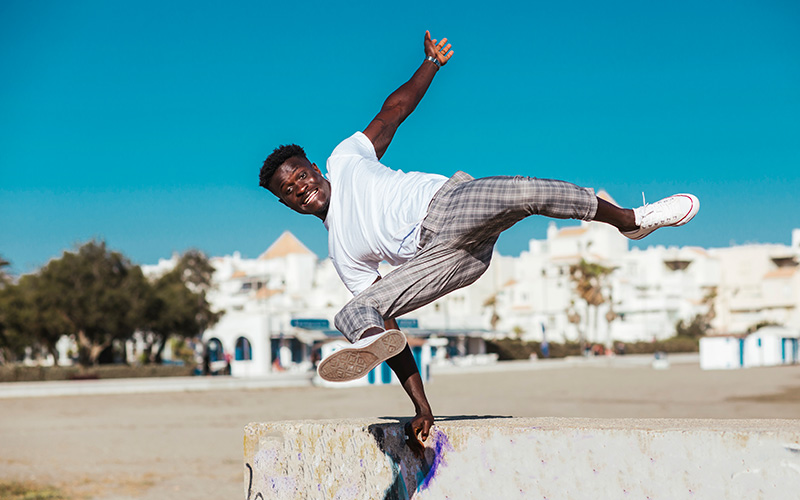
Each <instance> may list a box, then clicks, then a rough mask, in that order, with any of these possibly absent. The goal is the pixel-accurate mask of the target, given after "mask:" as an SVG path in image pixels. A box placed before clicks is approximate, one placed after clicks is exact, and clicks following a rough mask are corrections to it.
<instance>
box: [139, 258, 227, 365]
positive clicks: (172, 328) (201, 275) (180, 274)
mask: <svg viewBox="0 0 800 500" xmlns="http://www.w3.org/2000/svg"><path fill="white" fill-rule="evenodd" d="M213 273H214V268H213V267H212V266H211V264H210V263H209V262H208V259H207V258H206V256H205V255H203V253H202V252H199V251H197V250H189V251H187V252H186V253H184V254H183V255H182V256H181V257H180V259H179V260H178V263H177V264H176V266H175V268H174V269H172V270H171V271H169V272H167V273H165V274H163V275H162V276H159V277H158V278H157V279H156V280H155V281H153V282H152V284H151V290H152V292H151V294H150V296H149V300H148V303H147V308H146V313H145V317H146V323H145V327H144V330H145V332H146V333H145V335H144V338H145V342H146V345H145V357H144V361H145V362H146V363H151V362H152V363H161V362H162V356H163V353H164V348H165V347H166V345H167V342H168V340H169V338H170V337H171V336H176V337H178V338H191V337H195V336H198V335H201V334H202V333H203V331H204V330H205V329H207V328H209V327H211V326H213V325H214V324H215V323H216V322H217V321H219V319H220V317H221V316H222V313H221V312H214V311H212V310H211V305H210V304H209V303H208V300H207V299H206V293H207V292H208V290H209V289H210V288H211V278H212V275H213Z"/></svg>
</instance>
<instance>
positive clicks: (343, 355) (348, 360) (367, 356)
mask: <svg viewBox="0 0 800 500" xmlns="http://www.w3.org/2000/svg"><path fill="white" fill-rule="evenodd" d="M405 347H406V336H405V335H403V332H401V331H400V330H386V331H385V332H383V333H379V334H378V335H373V336H371V337H367V338H365V339H361V340H358V341H356V342H355V343H353V345H352V346H350V347H345V348H342V349H339V350H338V351H335V352H334V353H333V354H331V355H330V356H328V357H327V358H325V359H323V360H322V362H321V363H320V364H319V366H318V367H317V373H319V376H320V377H322V379H323V380H327V381H328V382H347V381H350V380H356V379H359V378H361V377H363V376H364V375H366V374H367V373H369V372H370V370H372V369H373V368H375V367H376V366H378V365H379V364H381V363H383V362H384V361H386V360H387V359H389V358H393V357H395V356H397V355H398V354H400V353H401V352H402V351H403V349H404V348H405Z"/></svg>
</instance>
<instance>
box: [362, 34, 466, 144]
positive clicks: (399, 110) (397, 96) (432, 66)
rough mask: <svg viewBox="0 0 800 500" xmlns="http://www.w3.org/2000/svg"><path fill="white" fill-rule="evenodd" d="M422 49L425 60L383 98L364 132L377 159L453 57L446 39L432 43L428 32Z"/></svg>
mask: <svg viewBox="0 0 800 500" xmlns="http://www.w3.org/2000/svg"><path fill="white" fill-rule="evenodd" d="M424 47H425V60H424V61H422V65H421V66H420V67H419V69H417V71H416V72H415V73H414V76H412V77H411V79H410V80H408V81H407V82H406V83H404V84H403V85H402V86H400V88H399V89H397V90H395V91H394V92H392V94H391V95H390V96H389V97H388V98H386V102H384V103H383V107H382V108H381V110H380V112H379V113H378V115H377V116H376V117H375V118H373V119H372V121H371V122H370V124H369V125H367V128H366V129H364V135H366V136H367V138H369V140H370V141H372V145H373V146H375V153H376V154H377V156H378V159H380V158H381V157H382V156H383V154H384V153H386V148H388V147H389V143H390V142H392V138H394V133H395V132H397V127H399V126H400V124H401V123H403V121H404V120H405V119H406V118H407V117H408V115H410V114H411V112H412V111H414V109H415V108H416V107H417V104H419V101H420V100H422V96H424V95H425V92H426V91H427V90H428V87H429V86H430V84H431V81H433V76H434V75H435V74H436V72H437V71H438V70H439V67H441V66H444V65H445V64H447V61H449V60H450V58H451V57H452V56H453V51H452V50H450V44H449V43H447V38H442V40H441V41H438V42H437V40H435V39H434V40H431V33H430V31H426V32H425V42H424Z"/></svg>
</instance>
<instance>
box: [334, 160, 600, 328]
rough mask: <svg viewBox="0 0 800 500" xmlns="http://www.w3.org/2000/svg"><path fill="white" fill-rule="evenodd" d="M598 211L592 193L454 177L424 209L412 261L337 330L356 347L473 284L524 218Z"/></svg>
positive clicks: (347, 314)
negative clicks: (366, 336) (392, 322)
mask: <svg viewBox="0 0 800 500" xmlns="http://www.w3.org/2000/svg"><path fill="white" fill-rule="evenodd" d="M596 212H597V198H596V197H595V194H594V190H593V189H591V188H582V187H579V186H576V185H575V184H571V183H569V182H564V181H557V180H549V179H537V178H534V177H521V176H517V177H485V178H482V179H473V178H472V177H471V176H470V175H469V174H466V173H464V172H456V174H455V175H454V176H453V177H451V178H450V179H449V180H448V181H447V182H446V183H445V184H444V185H443V186H442V187H441V189H439V191H437V193H436V195H435V196H434V197H433V199H432V200H431V203H430V205H429V206H428V214H427V215H426V216H425V219H424V220H423V221H422V227H421V229H420V238H419V240H420V241H419V247H418V249H417V253H416V255H414V257H413V258H412V259H411V260H409V261H408V262H406V263H405V264H403V265H401V266H400V267H398V268H397V269H395V270H393V271H392V272H391V273H389V274H388V275H386V276H385V277H383V278H382V279H381V280H380V281H378V282H376V283H375V284H373V285H372V286H370V287H369V288H367V289H366V290H364V291H363V292H362V293H360V294H359V295H358V296H356V297H355V298H353V300H351V301H350V302H348V303H347V305H345V306H344V308H342V310H341V311H339V313H338V314H337V315H336V318H335V324H336V328H337V329H339V331H341V332H342V333H343V334H344V335H345V337H347V339H348V340H350V342H355V341H356V340H358V339H359V338H360V337H361V334H362V333H364V331H365V330H367V329H368V328H371V327H375V326H377V327H380V328H383V326H384V319H387V320H388V319H392V318H396V317H397V316H401V315H403V314H406V313H409V312H411V311H413V310H415V309H418V308H420V307H422V306H424V305H426V304H429V303H431V302H433V301H434V300H436V299H438V298H440V297H442V296H444V295H446V294H448V293H450V292H452V291H453V290H457V289H459V288H462V287H465V286H467V285H469V284H471V283H474V282H475V281H476V280H477V279H478V278H480V276H481V275H482V274H483V273H484V272H485V271H486V269H487V268H488V267H489V262H490V261H491V259H492V252H493V250H494V244H495V242H496V241H497V237H498V236H499V235H500V233H502V232H503V231H505V230H506V229H508V228H510V227H511V226H513V225H514V224H516V223H517V222H519V221H520V220H522V219H524V218H525V217H528V216H529V215H534V214H539V215H544V216H547V217H553V218H556V219H581V220H592V219H593V218H594V216H595V213H596Z"/></svg>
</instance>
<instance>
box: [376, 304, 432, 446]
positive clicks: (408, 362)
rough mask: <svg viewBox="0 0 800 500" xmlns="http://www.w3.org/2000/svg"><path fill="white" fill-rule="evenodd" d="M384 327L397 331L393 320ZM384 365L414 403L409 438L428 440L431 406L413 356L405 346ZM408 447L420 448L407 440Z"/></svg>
mask: <svg viewBox="0 0 800 500" xmlns="http://www.w3.org/2000/svg"><path fill="white" fill-rule="evenodd" d="M384 326H385V327H386V329H387V330H391V329H394V330H399V328H398V327H397V321H395V320H393V319H390V320H386V321H384ZM386 363H387V364H388V365H389V368H391V369H392V371H393V372H394V373H395V374H396V375H397V378H398V379H399V380H400V383H401V384H403V389H405V391H406V394H408V397H409V398H411V402H412V403H414V411H415V412H416V415H415V416H414V418H413V419H412V420H411V423H410V426H411V430H412V431H413V433H412V436H409V438H411V437H415V438H416V436H419V438H420V439H421V440H422V441H425V440H426V439H428V434H429V433H430V430H431V426H432V425H433V412H432V411H431V405H430V404H429V403H428V398H427V397H426V396H425V388H424V387H423V385H422V377H421V376H420V374H419V368H417V363H416V362H415V361H414V355H413V354H411V349H410V348H409V347H408V345H406V348H405V349H403V352H401V353H400V354H398V355H397V356H395V357H393V358H390V359H388V360H387V361H386ZM409 446H411V448H412V449H415V451H417V450H418V449H419V448H421V447H422V445H421V443H415V442H412V441H411V440H409Z"/></svg>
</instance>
